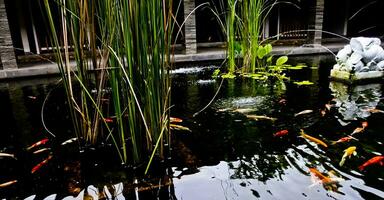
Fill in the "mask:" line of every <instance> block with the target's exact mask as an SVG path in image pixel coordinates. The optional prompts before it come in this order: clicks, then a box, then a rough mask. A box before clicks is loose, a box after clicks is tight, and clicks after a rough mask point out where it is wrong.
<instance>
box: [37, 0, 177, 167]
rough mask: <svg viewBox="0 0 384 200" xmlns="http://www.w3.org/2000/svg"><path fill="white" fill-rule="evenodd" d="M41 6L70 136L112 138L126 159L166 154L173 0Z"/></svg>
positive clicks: (62, 0)
mask: <svg viewBox="0 0 384 200" xmlns="http://www.w3.org/2000/svg"><path fill="white" fill-rule="evenodd" d="M44 5H45V8H46V13H47V17H48V22H49V30H50V32H51V40H52V43H53V44H54V45H55V48H54V52H55V56H56V61H57V64H58V67H59V70H60V72H61V76H62V80H63V81H62V82H63V85H64V87H65V91H66V94H67V102H68V105H69V110H70V115H71V119H72V123H73V129H74V132H75V133H76V136H77V137H78V138H79V139H81V140H80V141H82V142H83V143H85V144H91V145H93V144H96V143H98V142H100V141H104V140H110V141H112V142H113V143H114V145H115V146H116V150H117V153H118V155H119V158H120V160H121V162H122V163H124V164H125V163H136V164H137V163H139V162H143V161H144V160H149V163H150V162H151V160H152V159H153V157H154V156H155V155H157V156H159V157H160V158H164V156H165V154H166V153H165V150H166V149H165V146H167V144H169V134H168V131H169V114H168V112H169V109H168V108H169V94H170V80H169V72H168V70H169V67H170V64H171V63H170V45H171V32H172V29H173V23H172V21H173V16H172V1H166V0H162V1H158V0H149V1H137V0H135V1H114V0H104V1H92V0H81V1H78V0H57V1H55V2H51V1H48V0H44ZM54 9H57V10H58V11H59V13H60V16H61V17H60V19H55V17H54V15H53V14H52V13H53V10H54ZM69 49H71V51H73V57H74V60H75V67H74V68H72V67H71V64H70V58H71V54H70V52H69ZM90 70H93V71H94V73H91V72H90ZM75 86H76V87H75ZM105 102H110V104H111V106H110V107H109V106H108V104H106V103H105ZM148 166H149V165H148ZM147 170H148V167H147Z"/></svg>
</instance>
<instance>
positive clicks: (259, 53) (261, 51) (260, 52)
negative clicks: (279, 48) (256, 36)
mask: <svg viewBox="0 0 384 200" xmlns="http://www.w3.org/2000/svg"><path fill="white" fill-rule="evenodd" d="M265 55H267V51H266V50H265V48H264V47H262V46H259V48H258V49H257V57H258V58H259V59H263V58H264V56H265Z"/></svg>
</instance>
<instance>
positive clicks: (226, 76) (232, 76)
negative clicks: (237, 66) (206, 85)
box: [221, 73, 236, 79]
mask: <svg viewBox="0 0 384 200" xmlns="http://www.w3.org/2000/svg"><path fill="white" fill-rule="evenodd" d="M235 77H236V75H234V74H232V73H227V74H223V75H222V76H221V78H230V79H232V78H235Z"/></svg>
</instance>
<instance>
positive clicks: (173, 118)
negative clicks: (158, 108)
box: [169, 117, 183, 123]
mask: <svg viewBox="0 0 384 200" xmlns="http://www.w3.org/2000/svg"><path fill="white" fill-rule="evenodd" d="M169 120H170V122H171V123H180V122H183V120H182V119H180V118H177V117H169Z"/></svg>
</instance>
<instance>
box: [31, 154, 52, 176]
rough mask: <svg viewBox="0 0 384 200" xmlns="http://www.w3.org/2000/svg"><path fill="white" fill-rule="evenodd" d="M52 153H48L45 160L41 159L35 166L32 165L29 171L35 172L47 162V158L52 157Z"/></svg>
mask: <svg viewBox="0 0 384 200" xmlns="http://www.w3.org/2000/svg"><path fill="white" fill-rule="evenodd" d="M52 157H53V156H52V155H49V156H48V158H46V159H45V160H43V161H41V162H40V163H39V164H37V165H36V166H34V167H33V168H32V170H31V173H32V174H33V173H35V172H36V171H37V170H39V169H40V168H41V167H42V166H44V165H46V164H47V163H48V161H49V160H51V159H52Z"/></svg>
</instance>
